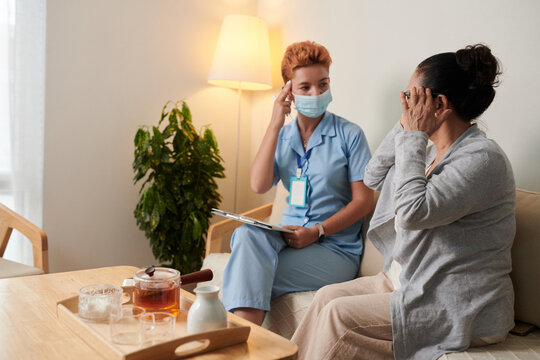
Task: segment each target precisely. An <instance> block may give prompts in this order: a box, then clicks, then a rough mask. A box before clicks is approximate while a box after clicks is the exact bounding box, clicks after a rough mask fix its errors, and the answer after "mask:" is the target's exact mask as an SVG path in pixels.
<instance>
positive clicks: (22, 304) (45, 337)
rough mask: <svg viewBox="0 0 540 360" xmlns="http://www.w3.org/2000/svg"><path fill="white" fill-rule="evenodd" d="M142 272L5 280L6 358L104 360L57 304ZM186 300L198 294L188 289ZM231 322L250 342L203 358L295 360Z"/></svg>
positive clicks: (2, 344) (260, 332) (261, 333)
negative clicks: (66, 320)
mask: <svg viewBox="0 0 540 360" xmlns="http://www.w3.org/2000/svg"><path fill="white" fill-rule="evenodd" d="M137 269H138V268H136V267H132V266H115V267H107V268H99V269H90V270H80V271H73V272H64V273H55V274H47V275H37V276H28V277H19V278H11V279H0V299H1V300H0V324H1V326H0V359H76V360H83V359H102V358H103V357H102V356H101V355H100V354H98V353H97V352H96V351H95V350H93V349H92V347H90V346H89V345H88V344H87V343H86V342H85V341H83V340H82V339H81V338H80V337H79V336H78V335H77V334H75V333H74V332H73V331H71V330H70V329H69V328H68V327H67V326H66V325H64V323H62V322H60V321H59V320H58V318H57V315H56V303H57V302H58V301H60V300H63V299H65V298H68V297H70V296H74V295H76V294H77V290H78V289H80V288H81V287H83V286H85V285H89V284H99V283H108V284H113V285H121V284H122V281H123V279H125V278H128V277H131V276H132V275H133V273H134V272H135V270H137ZM182 296H183V297H186V298H188V299H192V300H194V295H192V294H190V293H188V292H186V291H184V290H182ZM228 316H229V318H230V320H233V321H234V322H236V323H239V324H242V325H249V326H251V333H250V335H249V338H248V340H247V342H246V343H243V344H240V345H234V346H230V347H227V348H223V349H220V350H216V351H214V352H211V353H207V354H202V355H200V356H198V357H197V359H208V360H210V359H212V360H216V359H294V358H296V353H297V350H298V348H297V346H296V345H295V344H293V343H291V342H290V341H288V340H287V339H285V338H283V337H281V336H279V335H277V334H274V333H272V332H270V331H268V330H266V329H263V328H262V327H260V326H257V325H254V324H252V323H250V322H248V321H246V320H243V319H241V318H239V317H237V316H235V315H233V314H228Z"/></svg>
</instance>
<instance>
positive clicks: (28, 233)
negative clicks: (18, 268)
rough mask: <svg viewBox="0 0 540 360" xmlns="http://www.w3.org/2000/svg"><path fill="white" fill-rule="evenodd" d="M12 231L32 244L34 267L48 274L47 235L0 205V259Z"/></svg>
mask: <svg viewBox="0 0 540 360" xmlns="http://www.w3.org/2000/svg"><path fill="white" fill-rule="evenodd" d="M13 229H15V230H17V231H18V232H20V233H21V234H23V235H24V236H25V237H26V238H27V239H28V240H30V242H31V243H32V252H33V256H34V267H36V268H39V269H41V270H43V272H45V273H48V272H49V257H48V249H47V234H46V233H45V232H44V231H43V230H41V229H40V228H39V227H38V226H36V225H34V224H32V223H31V222H30V221H28V220H27V219H25V218H24V217H22V216H21V215H19V214H17V213H16V212H14V211H13V210H11V209H9V208H8V207H6V206H4V205H3V204H0V257H3V256H4V252H5V251H6V247H7V244H8V241H9V238H10V237H11V233H12V231H13Z"/></svg>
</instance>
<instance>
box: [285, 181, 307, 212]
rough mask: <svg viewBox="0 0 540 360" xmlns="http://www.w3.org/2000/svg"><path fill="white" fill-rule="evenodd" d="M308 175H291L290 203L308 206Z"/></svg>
mask: <svg viewBox="0 0 540 360" xmlns="http://www.w3.org/2000/svg"><path fill="white" fill-rule="evenodd" d="M306 192H307V177H305V176H302V177H295V176H293V177H291V189H290V192H289V194H290V196H289V204H290V205H291V206H296V207H302V208H303V207H306Z"/></svg>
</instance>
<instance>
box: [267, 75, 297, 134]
mask: <svg viewBox="0 0 540 360" xmlns="http://www.w3.org/2000/svg"><path fill="white" fill-rule="evenodd" d="M291 87H292V82H291V80H289V81H287V83H286V84H285V86H283V88H282V89H281V92H280V93H279V95H278V96H277V97H276V100H274V109H273V110H272V119H271V120H270V126H274V127H276V128H277V129H281V127H282V126H283V124H284V123H285V116H287V114H290V112H291V100H292V93H291Z"/></svg>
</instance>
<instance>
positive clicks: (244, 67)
mask: <svg viewBox="0 0 540 360" xmlns="http://www.w3.org/2000/svg"><path fill="white" fill-rule="evenodd" d="M208 82H209V83H210V84H212V85H217V86H223V87H229V88H234V89H238V88H240V87H241V89H242V90H268V89H271V88H272V73H271V69H270V44H269V41H268V26H267V25H266V21H264V20H263V19H261V18H258V17H255V16H248V15H228V16H226V17H225V18H224V19H223V24H222V25H221V32H220V33H219V39H218V43H217V47H216V52H215V54H214V61H213V63H212V68H211V69H210V74H209V75H208Z"/></svg>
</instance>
